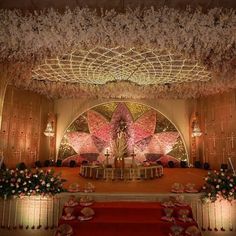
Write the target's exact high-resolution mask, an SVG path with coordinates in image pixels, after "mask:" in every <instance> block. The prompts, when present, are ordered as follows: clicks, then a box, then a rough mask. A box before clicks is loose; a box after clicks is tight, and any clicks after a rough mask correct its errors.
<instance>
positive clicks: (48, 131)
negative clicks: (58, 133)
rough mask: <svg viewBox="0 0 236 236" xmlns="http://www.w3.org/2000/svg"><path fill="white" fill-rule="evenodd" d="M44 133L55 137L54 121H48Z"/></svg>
mask: <svg viewBox="0 0 236 236" xmlns="http://www.w3.org/2000/svg"><path fill="white" fill-rule="evenodd" d="M43 133H44V135H45V136H47V137H53V136H54V135H55V132H54V129H53V123H52V122H48V123H47V127H46V129H45V131H44V132H43Z"/></svg>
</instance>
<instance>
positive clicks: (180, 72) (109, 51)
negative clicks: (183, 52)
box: [33, 47, 210, 85]
mask: <svg viewBox="0 0 236 236" xmlns="http://www.w3.org/2000/svg"><path fill="white" fill-rule="evenodd" d="M209 74H210V73H209V72H207V71H206V69H205V68H204V67H203V66H201V65H199V64H198V62H197V61H193V60H187V59H182V57H181V56H179V55H175V54H173V53H172V54H171V53H167V52H159V51H158V50H147V49H145V50H143V51H138V50H137V49H136V50H135V49H133V48H130V49H126V48H122V47H116V48H102V47H96V48H94V49H93V50H89V51H88V50H75V51H73V52H72V53H70V54H65V55H63V57H62V58H56V59H46V60H45V64H42V65H40V66H39V67H38V68H36V69H35V70H33V79H35V80H39V81H52V82H55V81H60V82H67V83H83V84H84V83H88V84H100V85H103V84H106V83H108V82H116V81H117V82H118V81H129V82H133V83H136V84H138V85H149V84H166V83H182V82H192V81H208V80H210V75H209Z"/></svg>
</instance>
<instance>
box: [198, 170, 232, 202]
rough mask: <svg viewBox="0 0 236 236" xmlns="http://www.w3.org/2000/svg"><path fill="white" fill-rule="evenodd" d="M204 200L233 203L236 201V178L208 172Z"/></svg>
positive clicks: (226, 174)
mask: <svg viewBox="0 0 236 236" xmlns="http://www.w3.org/2000/svg"><path fill="white" fill-rule="evenodd" d="M205 181H206V183H205V185H204V186H203V190H204V192H205V196H204V198H203V199H204V200H205V201H211V202H214V201H216V200H221V199H226V200H228V201H232V200H234V199H236V176H233V175H232V174H229V173H225V172H224V171H223V169H221V170H220V171H216V170H215V171H213V172H208V176H207V177H205Z"/></svg>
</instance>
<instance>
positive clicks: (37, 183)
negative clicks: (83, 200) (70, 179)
mask: <svg viewBox="0 0 236 236" xmlns="http://www.w3.org/2000/svg"><path fill="white" fill-rule="evenodd" d="M64 181H65V180H63V179H61V178H60V176H59V175H54V171H53V170H50V169H49V170H42V169H41V170H39V169H36V170H35V171H33V170H30V169H25V170H19V169H15V170H13V169H12V170H9V169H6V170H3V169H2V170H0V197H1V198H8V197H11V196H18V197H22V196H31V195H49V196H51V195H54V194H57V193H61V192H63V191H65V190H64V189H63V188H62V183H63V182H64Z"/></svg>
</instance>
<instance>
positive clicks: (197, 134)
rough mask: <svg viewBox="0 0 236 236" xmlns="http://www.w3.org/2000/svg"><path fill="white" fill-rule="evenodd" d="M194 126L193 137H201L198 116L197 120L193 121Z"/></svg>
mask: <svg viewBox="0 0 236 236" xmlns="http://www.w3.org/2000/svg"><path fill="white" fill-rule="evenodd" d="M192 124H193V126H192V129H193V131H192V137H200V136H201V135H202V131H201V129H200V127H199V123H198V115H197V114H196V116H195V119H194V120H193V123H192Z"/></svg>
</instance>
